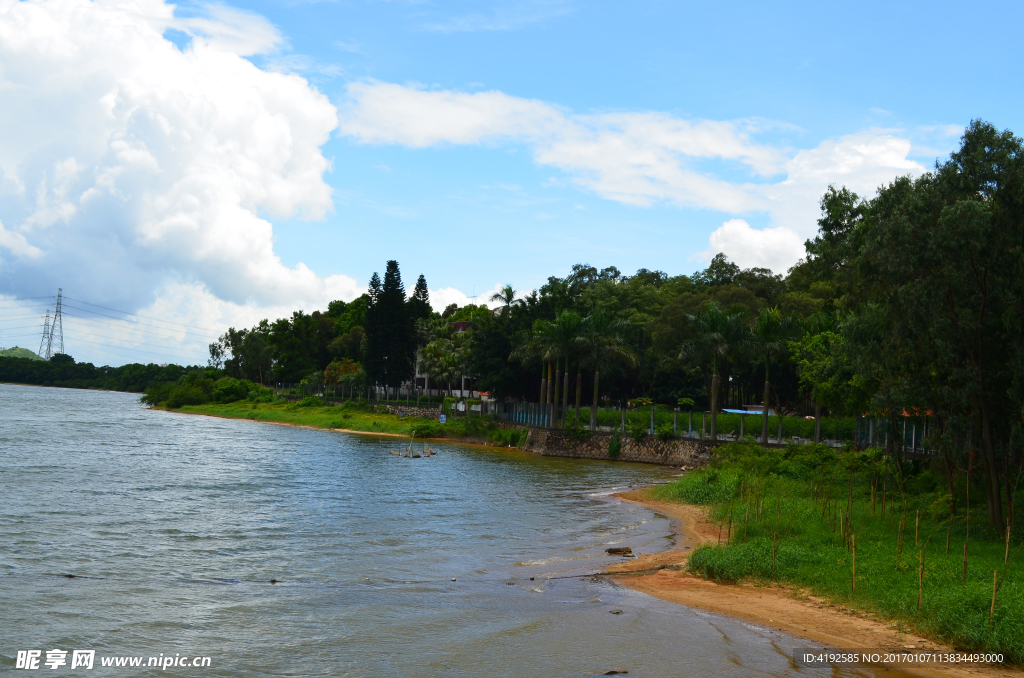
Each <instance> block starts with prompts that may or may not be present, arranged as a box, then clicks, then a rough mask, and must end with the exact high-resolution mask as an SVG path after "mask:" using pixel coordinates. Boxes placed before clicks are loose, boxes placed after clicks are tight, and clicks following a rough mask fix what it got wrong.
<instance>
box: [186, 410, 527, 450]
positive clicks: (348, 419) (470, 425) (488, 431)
mask: <svg viewBox="0 0 1024 678" xmlns="http://www.w3.org/2000/svg"><path fill="white" fill-rule="evenodd" d="M319 403H320V401H319V399H318V398H305V399H304V400H302V401H301V402H299V403H287V404H271V403H251V402H248V401H244V400H243V401H238V402H234V403H226V404H218V403H208V404H206V405H186V406H184V407H182V408H181V410H180V411H182V412H188V413H192V414H206V415H211V416H216V417H226V418H228V419H249V420H251V421H268V422H277V423H282V424H295V425H298V426H312V427H313V428H324V429H339V428H340V429H348V430H350V431H360V432H365V433H390V434H396V435H406V436H407V435H415V437H417V438H450V439H454V440H458V439H471V440H473V441H486V442H487V443H489V444H492V445H497V446H500V447H509V446H512V447H518V446H520V445H522V444H523V442H524V441H525V438H526V434H525V432H524V431H520V430H518V429H501V428H498V425H497V423H496V422H495V421H493V420H492V419H490V418H487V417H479V416H475V417H469V418H464V417H463V418H457V419H452V418H449V420H448V422H447V423H445V424H442V423H440V422H439V421H438V420H436V419H424V418H420V417H401V418H400V417H399V416H398V415H395V414H389V413H377V412H374V406H373V405H369V406H367V405H358V404H355V403H346V404H343V405H338V406H335V407H328V406H322V405H320V404H319Z"/></svg>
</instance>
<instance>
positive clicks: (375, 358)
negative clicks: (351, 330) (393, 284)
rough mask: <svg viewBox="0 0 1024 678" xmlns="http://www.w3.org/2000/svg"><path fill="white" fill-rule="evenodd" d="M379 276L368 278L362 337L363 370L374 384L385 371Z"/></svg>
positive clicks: (374, 275)
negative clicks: (363, 342) (364, 325)
mask: <svg viewBox="0 0 1024 678" xmlns="http://www.w3.org/2000/svg"><path fill="white" fill-rule="evenodd" d="M383 291H384V290H383V288H382V287H381V284H380V276H379V275H377V273H376V271H375V272H374V274H373V277H371V278H370V286H369V289H368V290H367V301H366V328H365V330H366V332H365V334H364V335H363V337H364V341H365V342H366V350H365V352H364V353H363V369H364V370H366V374H367V375H369V377H370V379H372V380H373V381H374V382H380V381H381V377H382V376H383V375H384V371H385V360H384V350H385V346H384V343H383V340H382V337H383V328H382V326H381V323H380V300H381V296H382V294H383Z"/></svg>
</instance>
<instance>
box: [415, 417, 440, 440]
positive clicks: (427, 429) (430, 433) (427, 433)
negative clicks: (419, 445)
mask: <svg viewBox="0 0 1024 678" xmlns="http://www.w3.org/2000/svg"><path fill="white" fill-rule="evenodd" d="M444 433H445V430H444V426H443V425H442V424H441V423H440V422H436V421H433V420H430V419H428V420H426V421H423V422H421V423H419V424H416V425H415V426H413V427H412V434H413V435H414V436H416V437H417V438H443V437H444Z"/></svg>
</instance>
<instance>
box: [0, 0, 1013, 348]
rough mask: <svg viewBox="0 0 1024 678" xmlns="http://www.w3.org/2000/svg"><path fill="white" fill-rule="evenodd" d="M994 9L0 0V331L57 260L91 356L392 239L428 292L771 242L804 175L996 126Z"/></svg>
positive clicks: (320, 285)
mask: <svg viewBox="0 0 1024 678" xmlns="http://www.w3.org/2000/svg"><path fill="white" fill-rule="evenodd" d="M1022 15H1024V9H1022V6H1021V5H1020V4H1010V3H1002V4H998V3H993V4H990V5H987V6H984V7H983V8H981V9H979V8H978V6H975V5H968V4H966V3H961V4H951V3H945V4H941V3H923V2H920V3H902V4H894V3H874V4H869V3H843V4H838V3H788V4H773V5H769V4H768V3H670V2H658V1H652V2H644V1H637V2H632V3H628V5H627V4H624V3H613V2H590V3H580V2H571V1H552V2H543V1H521V2H496V3H470V2H446V3H431V2H402V1H399V0H395V1H385V0H381V1H359V0H339V1H336V2H290V3H271V2H232V3H227V4H225V3H221V4H203V3H188V4H179V5H177V6H173V5H169V4H167V3H166V2H164V0H138V1H137V2H135V3H132V4H130V5H128V4H119V3H118V2H117V1H116V0H24V1H23V2H21V1H18V0H0V74H2V75H0V86H3V87H4V89H5V92H6V94H5V96H4V97H3V98H2V100H0V123H2V124H4V126H5V128H7V129H17V130H18V131H19V134H17V135H11V134H8V135H5V137H4V138H3V139H0V345H8V346H9V345H13V344H15V343H19V344H20V345H29V346H33V344H35V345H37V344H38V339H37V338H33V336H34V335H32V333H33V332H36V331H35V330H31V328H29V329H25V327H29V326H30V325H32V323H34V322H35V320H32V318H35V316H38V315H41V314H42V312H43V311H44V310H45V308H46V304H47V303H48V302H47V301H46V300H45V299H44V300H43V301H33V300H30V301H25V302H19V301H18V299H25V298H28V297H38V296H41V295H47V294H53V293H54V292H55V290H56V288H57V287H63V288H64V289H65V292H66V293H68V294H69V295H71V296H72V297H73V298H75V299H79V300H82V301H83V302H89V303H93V304H99V305H101V306H104V307H106V308H108V309H110V308H113V309H119V310H123V311H126V312H127V313H124V314H120V315H119V316H118V317H119V318H121V320H119V321H114V320H113V319H109V318H108V319H105V320H102V319H100V318H99V317H98V316H97V317H91V316H90V315H89V314H88V313H86V312H85V311H82V312H81V313H82V317H80V318H77V319H76V318H72V319H71V320H72V328H71V332H70V333H69V332H68V331H66V332H65V334H66V335H69V336H71V337H77V338H78V339H80V340H81V341H80V343H79V345H78V346H76V347H75V350H74V351H73V353H74V354H75V355H76V357H78V356H81V357H83V358H85V359H90V360H93V361H94V362H100V363H104V362H109V363H111V364H117V363H119V362H124V361H126V360H143V361H146V360H151V359H152V360H157V361H160V360H161V359H166V360H174V361H178V362H196V361H202V360H203V358H204V354H205V350H206V349H205V345H206V343H208V341H207V340H208V339H210V338H213V337H215V336H216V335H217V334H218V333H219V332H222V331H223V330H224V329H225V328H226V327H227V326H229V325H232V326H236V327H237V326H246V325H249V324H252V323H254V322H256V321H258V320H259V319H260V318H263V317H270V318H275V317H279V316H281V315H287V314H288V313H290V311H291V310H294V309H297V308H302V309H305V310H307V311H309V310H313V309H316V308H324V307H325V306H326V303H327V302H328V301H329V300H331V299H334V298H344V299H351V298H353V297H354V296H356V295H358V294H359V293H360V292H361V291H362V290H363V288H364V287H365V285H366V283H367V281H368V279H369V277H370V275H371V274H372V273H373V272H374V271H382V270H383V268H384V262H385V261H386V260H388V259H392V258H394V259H397V260H398V261H399V262H400V264H401V267H402V271H403V274H404V276H405V279H406V282H407V284H409V285H410V286H411V284H412V283H413V282H414V281H415V277H416V276H417V275H418V274H419V273H424V274H425V275H426V277H427V280H428V282H429V284H430V287H431V290H432V295H433V300H434V302H435V306H443V305H444V304H446V303H449V302H452V301H455V302H459V303H465V302H466V301H468V300H470V299H473V298H477V299H483V298H485V297H486V296H487V295H488V294H489V292H490V291H491V290H493V289H494V288H495V286H497V285H502V284H505V283H510V284H512V285H513V286H515V287H516V288H517V289H519V290H522V291H524V292H525V291H529V290H530V289H533V288H535V287H537V286H539V285H541V284H543V282H544V281H545V279H546V278H547V276H549V275H564V274H565V273H566V272H567V271H568V270H569V268H570V267H571V266H572V265H573V264H575V263H580V262H586V263H590V264H593V265H595V266H599V267H604V266H608V265H615V266H618V267H619V268H620V269H621V270H622V271H624V272H626V273H630V272H632V271H635V270H636V269H637V268H640V267H646V268H652V269H661V270H664V271H666V272H668V273H670V274H679V273H691V272H693V271H695V270H698V269H700V268H702V267H703V266H704V264H705V262H706V261H707V260H708V259H709V258H710V257H711V256H712V255H714V254H715V253H716V252H719V251H722V252H725V253H726V254H727V255H728V256H730V257H731V258H732V259H733V260H735V261H737V263H739V264H741V265H743V266H754V265H758V266H767V267H770V268H773V269H774V270H776V271H778V272H780V273H781V272H784V271H785V270H786V268H788V267H789V266H790V265H792V264H793V263H794V262H795V261H796V260H797V259H798V258H799V257H800V256H801V254H802V247H801V243H802V242H803V240H804V239H806V238H807V237H810V236H812V235H813V234H814V232H815V229H816V226H815V218H816V216H817V200H818V197H819V196H820V195H821V192H822V191H823V190H824V188H825V187H826V186H827V185H828V184H829V183H838V184H846V185H849V186H851V187H852V188H854V189H855V190H857V191H858V192H860V193H862V194H870V193H872V192H873V190H874V188H875V187H877V186H878V185H879V184H881V183H883V182H886V181H889V180H891V179H892V178H894V177H896V176H898V175H902V174H912V175H916V174H919V173H921V172H923V171H926V170H927V169H929V168H931V167H932V166H933V164H934V163H935V161H936V159H937V158H940V157H945V156H946V155H948V153H949V152H950V151H951V150H952V149H953V148H955V146H956V144H957V142H958V137H959V134H960V133H961V132H962V130H963V128H964V127H965V126H966V125H967V124H968V123H969V121H970V120H971V119H972V118H983V119H985V120H988V121H990V122H992V123H994V124H995V125H996V126H998V127H1001V128H1010V129H1012V130H1015V131H1017V132H1021V131H1024V124H1022V121H1021V120H1020V116H1021V114H1020V112H1019V111H1020V110H1021V106H1020V103H1021V101H1020V99H1021V95H1020V94H1019V92H1020V89H1021V88H1020V84H1021V77H1020V76H1021V68H1022V66H1021V59H1020V57H1019V54H1018V52H1019V50H1018V49H1016V48H1015V46H1014V38H1013V37H1011V36H1008V35H1004V33H1009V32H1010V31H1012V30H1013V27H1015V26H1018V25H1020V24H1021V20H1022V19H1024V16H1022ZM51 307H52V304H51ZM5 308H7V309H11V310H10V311H9V312H6V314H5V312H4V309H5ZM132 314H135V315H132ZM26 318H27V319H28V320H26ZM154 319H158V320H159V322H162V323H163V325H161V327H162V328H163V330H162V331H160V332H156V331H155V330H154V328H153V323H156V322H158V320H154ZM25 323H28V325H25ZM37 324H38V323H37ZM185 326H188V327H190V328H192V330H194V331H195V332H196V333H198V335H199V336H195V335H192V334H186V333H184V332H183V331H182V328H184V327H185ZM36 334H38V332H36ZM72 345H73V344H72ZM33 347H34V346H33Z"/></svg>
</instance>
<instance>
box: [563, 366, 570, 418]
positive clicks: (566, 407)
mask: <svg viewBox="0 0 1024 678" xmlns="http://www.w3.org/2000/svg"><path fill="white" fill-rule="evenodd" d="M562 378H563V379H564V380H565V384H563V386H564V388H563V389H562V426H565V420H566V418H567V417H568V416H569V359H568V358H566V359H565V376H563V377H562Z"/></svg>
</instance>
